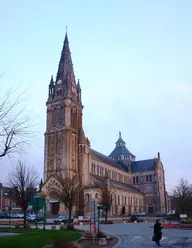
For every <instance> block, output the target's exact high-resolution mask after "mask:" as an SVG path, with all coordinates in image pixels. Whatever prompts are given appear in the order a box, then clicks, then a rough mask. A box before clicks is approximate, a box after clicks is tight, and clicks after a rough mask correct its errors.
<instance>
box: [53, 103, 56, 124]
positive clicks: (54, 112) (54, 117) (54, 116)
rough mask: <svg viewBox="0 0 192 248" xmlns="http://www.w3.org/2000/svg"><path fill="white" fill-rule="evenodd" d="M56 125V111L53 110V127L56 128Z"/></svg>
mask: <svg viewBox="0 0 192 248" xmlns="http://www.w3.org/2000/svg"><path fill="white" fill-rule="evenodd" d="M56 124H57V109H56V108H54V109H53V126H54V127H56Z"/></svg>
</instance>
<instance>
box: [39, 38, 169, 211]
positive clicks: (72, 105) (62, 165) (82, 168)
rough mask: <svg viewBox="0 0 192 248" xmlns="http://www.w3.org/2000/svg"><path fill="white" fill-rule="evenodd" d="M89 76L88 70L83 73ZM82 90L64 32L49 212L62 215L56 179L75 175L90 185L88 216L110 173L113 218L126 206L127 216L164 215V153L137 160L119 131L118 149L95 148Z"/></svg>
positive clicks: (53, 117)
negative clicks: (85, 118) (54, 189)
mask: <svg viewBox="0 0 192 248" xmlns="http://www.w3.org/2000/svg"><path fill="white" fill-rule="evenodd" d="M85 73H86V72H85ZM81 94H82V90H81V87H80V82H79V80H78V81H77V82H76V79H75V74H74V70H73V64H72V58H71V53H70V48H69V41H68V36H67V34H66V36H65V40H64V45H63V50H62V53H61V58H60V62H59V68H58V72H57V76H56V79H55V80H54V79H53V77H51V81H50V84H49V93H48V100H47V103H46V106H47V123H46V132H45V153H44V185H43V187H42V191H43V192H44V193H45V194H46V195H47V210H48V212H50V213H52V214H58V213H64V212H65V208H64V206H63V205H62V204H61V203H60V202H59V198H58V194H57V192H49V190H48V188H49V187H50V185H52V184H55V185H58V182H57V177H56V175H57V174H58V173H63V174H64V173H65V171H66V170H68V171H70V172H71V173H79V174H81V175H82V181H83V182H84V183H85V184H86V185H87V189H86V190H85V191H84V212H86V213H88V212H89V211H90V209H89V203H90V199H95V200H96V201H98V203H99V201H100V198H101V192H100V189H99V188H98V187H97V185H98V184H100V185H102V184H103V183H104V181H105V175H106V173H107V174H108V175H109V187H110V188H111V190H112V191H113V192H114V201H113V204H112V208H111V214H112V215H119V214H120V213H121V209H122V207H123V206H125V209H126V212H127V213H133V212H138V211H140V212H143V211H144V212H147V213H154V212H157V211H159V212H165V211H167V209H168V206H167V201H166V199H167V195H166V187H165V176H164V168H163V163H162V161H161V157H160V153H158V154H157V157H156V158H153V159H148V160H141V161H137V160H136V156H135V155H133V154H132V153H131V152H130V151H129V150H128V149H127V147H126V143H125V141H124V140H123V138H122V135H121V133H119V139H118V140H117V142H116V145H115V148H114V150H113V151H112V152H111V154H110V155H109V156H106V155H104V154H102V153H100V152H98V151H95V150H93V149H92V148H91V144H90V141H89V139H88V138H87V137H86V136H85V133H84V129H83V124H82V119H83V104H82V101H81Z"/></svg>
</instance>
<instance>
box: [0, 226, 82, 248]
mask: <svg viewBox="0 0 192 248" xmlns="http://www.w3.org/2000/svg"><path fill="white" fill-rule="evenodd" d="M3 231H5V232H7V231H9V232H22V231H24V233H23V234H21V235H18V236H12V237H1V238H0V247H2V248H4V247H5V248H21V247H22V248H41V247H42V246H44V245H46V244H52V243H54V241H55V240H56V239H57V238H64V239H66V240H68V241H73V240H77V239H79V238H80V237H81V234H80V233H78V232H73V231H57V230H46V231H42V230H39V229H37V230H36V229H26V230H24V229H15V228H13V229H12V228H11V229H10V230H9V229H8V228H0V232H3Z"/></svg>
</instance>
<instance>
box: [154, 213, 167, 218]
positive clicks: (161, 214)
mask: <svg viewBox="0 0 192 248" xmlns="http://www.w3.org/2000/svg"><path fill="white" fill-rule="evenodd" d="M156 216H157V217H165V216H166V213H157V214H156Z"/></svg>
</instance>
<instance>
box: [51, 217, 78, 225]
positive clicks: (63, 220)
mask: <svg viewBox="0 0 192 248" xmlns="http://www.w3.org/2000/svg"><path fill="white" fill-rule="evenodd" d="M68 220H69V217H68V216H65V215H62V216H59V217H57V218H56V219H55V220H54V221H53V222H54V223H55V224H61V223H67V222H68ZM71 222H73V217H71Z"/></svg>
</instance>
